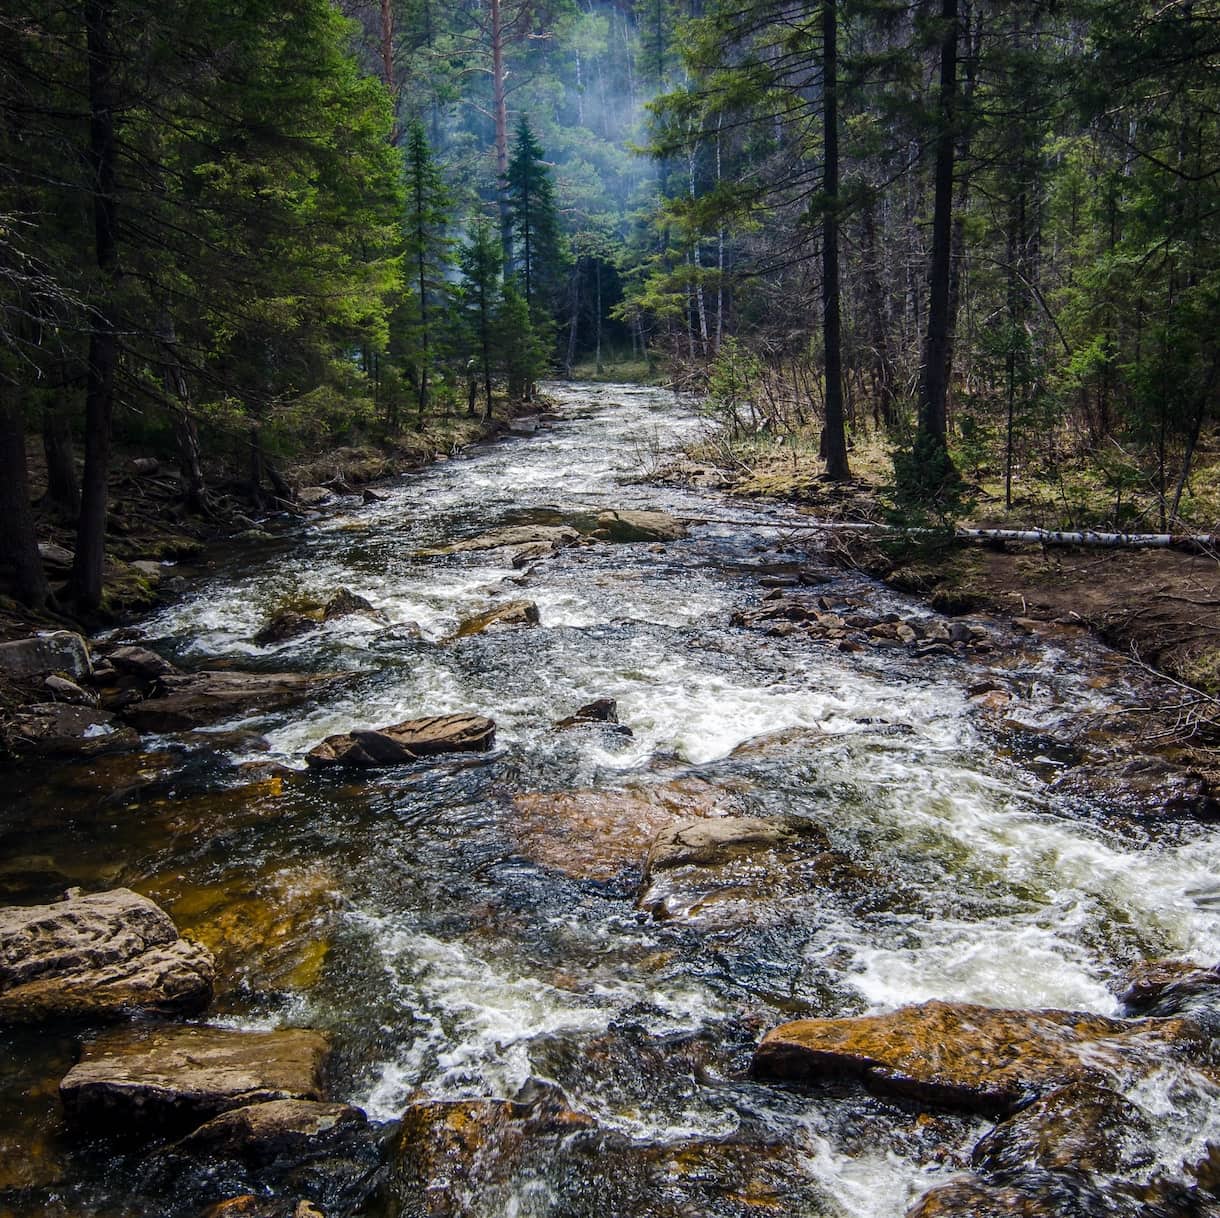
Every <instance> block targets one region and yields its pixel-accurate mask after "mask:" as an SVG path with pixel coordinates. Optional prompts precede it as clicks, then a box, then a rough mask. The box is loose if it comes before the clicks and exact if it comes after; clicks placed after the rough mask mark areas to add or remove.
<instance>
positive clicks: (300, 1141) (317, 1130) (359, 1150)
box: [147, 1100, 381, 1214]
mask: <svg viewBox="0 0 1220 1218" xmlns="http://www.w3.org/2000/svg"><path fill="white" fill-rule="evenodd" d="M380 1165H381V1155H380V1147H379V1145H378V1138H377V1136H376V1134H375V1132H374V1131H373V1130H372V1129H371V1128H370V1127H369V1123H368V1118H367V1117H366V1116H365V1114H364V1113H363V1112H362V1111H361V1110H360V1109H359V1108H354V1107H352V1106H351V1105H350V1104H325V1103H320V1102H317V1101H312V1100H271V1101H269V1102H267V1103H262V1104H250V1105H247V1106H244V1107H241V1108H235V1109H231V1110H230V1111H228V1112H223V1113H221V1114H220V1115H219V1116H217V1117H213V1118H212V1119H211V1120H210V1121H207V1122H205V1123H204V1124H203V1125H200V1126H199V1127H198V1128H197V1129H195V1130H194V1131H192V1132H191V1133H189V1134H188V1135H187V1136H186V1137H185V1138H183V1139H182V1140H181V1141H179V1142H176V1143H175V1144H174V1145H172V1146H170V1147H167V1148H166V1149H165V1150H163V1151H161V1152H160V1153H158V1154H157V1155H156V1156H155V1157H154V1158H153V1160H152V1161H151V1162H150V1163H149V1165H148V1168H147V1170H148V1171H149V1173H150V1175H151V1176H152V1178H153V1181H154V1183H155V1184H156V1185H157V1186H158V1187H159V1188H160V1189H161V1190H164V1191H170V1190H172V1191H173V1192H174V1193H175V1194H177V1195H182V1194H183V1193H186V1194H187V1195H198V1196H200V1197H201V1198H205V1197H207V1196H208V1195H209V1194H210V1195H211V1196H215V1195H216V1194H217V1193H220V1194H221V1195H222V1196H225V1195H227V1196H230V1197H231V1196H232V1194H233V1193H237V1192H239V1190H242V1189H247V1190H250V1191H249V1193H247V1194H246V1195H247V1196H249V1195H251V1194H253V1195H257V1194H259V1193H263V1194H266V1193H271V1194H272V1195H275V1196H279V1197H291V1198H294V1199H297V1200H295V1201H294V1207H293V1209H291V1210H289V1211H288V1212H289V1213H290V1214H296V1213H299V1207H300V1205H301V1204H302V1203H305V1204H308V1205H310V1206H311V1207H317V1208H316V1209H314V1212H315V1213H319V1212H320V1213H334V1214H340V1213H344V1214H346V1213H351V1212H352V1211H353V1210H354V1209H355V1208H357V1207H358V1206H359V1205H360V1204H361V1203H362V1202H363V1201H364V1200H365V1199H366V1198H367V1197H368V1195H369V1194H370V1193H371V1192H372V1190H373V1187H374V1186H375V1184H376V1180H377V1173H378V1169H379V1168H380ZM230 1204H231V1203H230ZM221 1212H222V1213H223V1212H224V1211H221ZM230 1212H231V1213H235V1214H236V1213H241V1212H243V1211H242V1210H240V1209H232V1210H230ZM247 1212H248V1211H247ZM255 1212H257V1211H255Z"/></svg>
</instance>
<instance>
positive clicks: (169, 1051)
mask: <svg viewBox="0 0 1220 1218" xmlns="http://www.w3.org/2000/svg"><path fill="white" fill-rule="evenodd" d="M327 1049H328V1041H327V1038H326V1036H324V1035H323V1034H322V1033H321V1032H314V1031H309V1030H305V1029H299V1028H289V1029H284V1030H281V1031H278V1032H235V1031H232V1030H230V1029H227V1028H206V1027H158V1028H138V1027H133V1028H124V1029H121V1030H116V1031H114V1032H107V1033H104V1034H103V1035H101V1036H98V1037H97V1038H95V1039H94V1040H92V1041H90V1042H89V1043H88V1044H86V1045H85V1049H84V1055H83V1057H82V1058H81V1060H80V1062H79V1063H78V1064H77V1065H75V1066H73V1068H72V1069H71V1070H70V1071H69V1072H68V1073H67V1075H66V1076H65V1077H64V1080H63V1082H61V1083H60V1085H59V1094H60V1098H61V1099H62V1100H63V1105H64V1114H65V1116H66V1117H67V1119H68V1120H69V1122H71V1123H72V1124H73V1125H77V1126H81V1127H86V1128H89V1129H93V1130H96V1131H98V1132H101V1133H111V1134H116V1135H117V1134H123V1135H127V1134H156V1135H158V1136H172V1135H173V1134H175V1133H187V1132H189V1131H190V1130H192V1129H197V1128H198V1127H199V1126H200V1125H202V1124H203V1123H204V1122H205V1121H210V1120H211V1119H212V1118H213V1117H216V1116H219V1115H220V1114H221V1113H222V1112H228V1111H229V1110H230V1109H233V1108H242V1107H245V1106H246V1105H248V1104H265V1103H269V1102H271V1101H273V1100H290V1099H299V1100H318V1099H321V1097H322V1079H321V1071H322V1064H323V1061H324V1059H325V1057H326V1053H327Z"/></svg>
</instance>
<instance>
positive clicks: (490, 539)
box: [417, 524, 580, 558]
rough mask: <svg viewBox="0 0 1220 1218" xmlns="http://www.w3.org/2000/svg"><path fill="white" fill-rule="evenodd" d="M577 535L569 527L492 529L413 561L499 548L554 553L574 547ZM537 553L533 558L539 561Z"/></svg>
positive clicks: (528, 525) (542, 554) (521, 526)
mask: <svg viewBox="0 0 1220 1218" xmlns="http://www.w3.org/2000/svg"><path fill="white" fill-rule="evenodd" d="M579 540H580V533H579V532H578V531H577V530H576V529H574V528H572V527H571V526H570V525H566V524H561V525H544V524H518V525H508V526H506V527H505V528H502V529H492V530H491V531H490V532H487V533H480V534H479V535H478V536H477V537H467V538H465V539H464V540H462V541H454V542H451V543H450V544H449V545H445V546H436V547H434V548H433V549H430V550H421V551H420V552H419V554H418V555H417V557H420V558H437V557H441V556H443V555H446V554H467V553H470V552H472V551H476V550H498V549H500V548H501V547H516V546H538V547H546V551H545V552H546V553H552V554H553V553H554V552H555V551H556V550H559V549H561V548H562V547H563V546H570V545H575V544H576V542H578V541H579ZM543 556H544V552H543V551H541V550H540V551H539V552H538V554H537V555H536V557H543Z"/></svg>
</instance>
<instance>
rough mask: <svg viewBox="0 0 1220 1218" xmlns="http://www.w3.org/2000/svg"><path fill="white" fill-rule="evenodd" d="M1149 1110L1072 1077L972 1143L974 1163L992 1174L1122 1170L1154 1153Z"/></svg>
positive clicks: (1130, 1169) (1139, 1165)
mask: <svg viewBox="0 0 1220 1218" xmlns="http://www.w3.org/2000/svg"><path fill="white" fill-rule="evenodd" d="M1151 1137H1152V1128H1151V1124H1150V1122H1149V1120H1148V1118H1147V1116H1146V1115H1145V1114H1144V1113H1143V1112H1142V1111H1141V1110H1140V1109H1139V1108H1137V1107H1136V1106H1135V1105H1134V1104H1132V1103H1131V1102H1130V1101H1128V1100H1127V1099H1126V1098H1124V1097H1123V1096H1121V1095H1119V1094H1118V1092H1116V1091H1111V1090H1110V1089H1109V1088H1107V1087H1097V1086H1094V1085H1093V1084H1092V1083H1073V1084H1071V1085H1070V1086H1067V1087H1061V1088H1059V1090H1057V1091H1052V1092H1051V1093H1050V1094H1049V1095H1047V1096H1044V1097H1043V1098H1042V1099H1040V1100H1035V1101H1034V1103H1032V1104H1030V1106H1029V1107H1028V1108H1023V1109H1022V1110H1021V1111H1020V1112H1018V1113H1016V1114H1015V1115H1014V1116H1011V1117H1009V1118H1008V1120H1006V1121H1003V1122H1001V1123H1000V1124H999V1125H997V1126H996V1127H995V1129H993V1130H992V1131H991V1132H990V1133H989V1134H987V1135H986V1136H985V1137H984V1138H982V1139H981V1140H980V1141H979V1142H978V1144H977V1145H976V1146H975V1148H974V1151H973V1154H972V1155H971V1162H972V1164H973V1165H974V1167H975V1168H976V1169H977V1170H979V1171H981V1172H985V1173H988V1174H990V1175H994V1176H1003V1175H1008V1176H1012V1175H1014V1174H1019V1173H1020V1172H1022V1171H1024V1170H1027V1169H1028V1168H1030V1167H1036V1168H1038V1169H1040V1170H1043V1171H1051V1172H1057V1171H1067V1172H1076V1171H1078V1172H1087V1173H1088V1174H1089V1175H1098V1174H1103V1175H1110V1176H1114V1175H1123V1174H1129V1173H1132V1172H1135V1171H1138V1170H1139V1169H1140V1168H1142V1167H1145V1166H1147V1164H1148V1163H1149V1162H1150V1161H1151V1159H1152V1154H1151V1152H1150V1151H1149V1150H1148V1149H1147V1148H1148V1144H1149V1141H1150V1139H1151Z"/></svg>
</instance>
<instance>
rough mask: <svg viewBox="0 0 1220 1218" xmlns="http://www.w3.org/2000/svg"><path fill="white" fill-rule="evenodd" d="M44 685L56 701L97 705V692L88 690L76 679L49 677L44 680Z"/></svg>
mask: <svg viewBox="0 0 1220 1218" xmlns="http://www.w3.org/2000/svg"><path fill="white" fill-rule="evenodd" d="M42 687H43V689H45V690H46V691H47V693H49V694H50V695H51V696H52V697H53V698H54V699H55V701H56V702H70V703H72V704H73V705H75V706H96V705H97V695H96V694H92V693H88V692H86V691H85V690H83V689H81V687H80V686H79V685H77V683H76V682H75V681H69V680H68V678H67V677H55V676H51V677H47V678H46V680H44V681H43V683H42Z"/></svg>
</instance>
